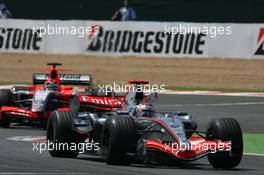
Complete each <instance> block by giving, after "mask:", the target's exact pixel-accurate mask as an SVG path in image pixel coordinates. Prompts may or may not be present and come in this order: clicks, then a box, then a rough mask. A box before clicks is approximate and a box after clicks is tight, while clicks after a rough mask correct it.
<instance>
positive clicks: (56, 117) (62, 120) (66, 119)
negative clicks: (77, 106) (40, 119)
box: [47, 110, 85, 158]
mask: <svg viewBox="0 0 264 175" xmlns="http://www.w3.org/2000/svg"><path fill="white" fill-rule="evenodd" d="M73 117H74V113H73V112H72V111H60V110H56V111H53V112H52V113H51V115H50V117H49V120H48V123H47V139H48V143H49V144H50V146H49V153H50V155H51V156H52V157H66V158H75V157H77V156H78V154H79V150H78V149H77V148H78V146H77V144H78V143H80V142H83V141H84V140H85V138H84V137H83V136H81V135H79V134H78V133H76V132H75V131H74V129H73V122H72V118H73ZM72 145H73V146H72ZM72 148H74V149H72ZM75 148H76V149H75Z"/></svg>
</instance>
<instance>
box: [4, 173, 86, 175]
mask: <svg viewBox="0 0 264 175" xmlns="http://www.w3.org/2000/svg"><path fill="white" fill-rule="evenodd" d="M2 174H7V175H13V174H18V175H26V174H30V175H31V174H32V175H33V174H37V175H38V174H47V175H53V174H65V175H71V174H86V175H89V173H87V172H86V173H32V172H31V173H17V172H0V175H2Z"/></svg>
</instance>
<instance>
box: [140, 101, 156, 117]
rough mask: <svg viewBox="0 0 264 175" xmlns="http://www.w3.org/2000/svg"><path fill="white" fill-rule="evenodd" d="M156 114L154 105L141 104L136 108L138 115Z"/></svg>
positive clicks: (149, 115)
mask: <svg viewBox="0 0 264 175" xmlns="http://www.w3.org/2000/svg"><path fill="white" fill-rule="evenodd" d="M154 115H155V110H154V108H153V106H152V105H145V104H139V105H137V108H136V116H137V117H150V118H152V117H153V116H154Z"/></svg>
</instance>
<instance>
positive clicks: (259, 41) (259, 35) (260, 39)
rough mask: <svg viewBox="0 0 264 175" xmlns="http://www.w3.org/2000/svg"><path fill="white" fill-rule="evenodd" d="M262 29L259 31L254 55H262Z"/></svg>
mask: <svg viewBox="0 0 264 175" xmlns="http://www.w3.org/2000/svg"><path fill="white" fill-rule="evenodd" d="M263 38H264V27H263V28H260V29H259V32H258V37H257V50H256V52H255V55H264V39H263Z"/></svg>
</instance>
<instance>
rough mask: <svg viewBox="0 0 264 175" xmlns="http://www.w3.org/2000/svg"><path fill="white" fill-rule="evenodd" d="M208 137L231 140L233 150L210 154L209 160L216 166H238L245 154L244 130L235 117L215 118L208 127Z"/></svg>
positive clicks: (225, 167) (227, 167)
mask: <svg viewBox="0 0 264 175" xmlns="http://www.w3.org/2000/svg"><path fill="white" fill-rule="evenodd" d="M206 137H207V139H208V140H211V139H219V140H221V141H231V152H216V153H211V154H208V156H207V157H208V160H209V162H210V164H211V165H212V166H213V167H214V168H224V169H230V168H234V167H236V166H238V164H239V163H240V161H241V159H242V155H243V137H242V131H241V128H240V125H239V123H238V122H237V120H235V119H233V118H219V119H213V120H212V121H211V122H210V123H209V124H208V128H207V136H206Z"/></svg>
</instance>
